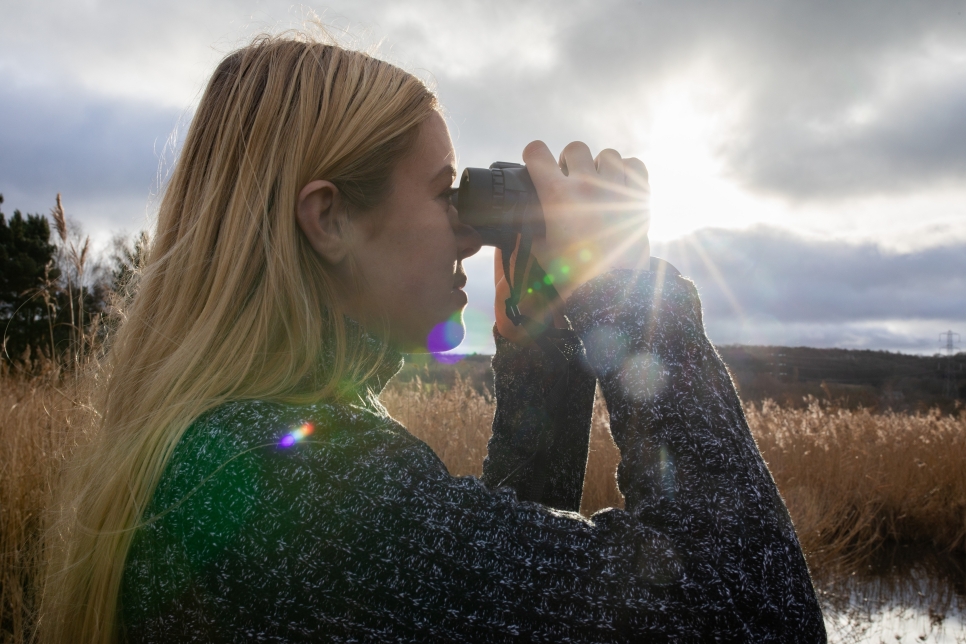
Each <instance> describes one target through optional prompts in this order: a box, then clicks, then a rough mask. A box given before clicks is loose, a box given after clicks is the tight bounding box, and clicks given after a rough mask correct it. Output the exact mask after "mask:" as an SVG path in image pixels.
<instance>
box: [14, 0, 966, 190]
mask: <svg viewBox="0 0 966 644" xmlns="http://www.w3.org/2000/svg"><path fill="white" fill-rule="evenodd" d="M328 6H329V8H328V9H322V8H320V13H321V14H322V16H323V19H324V20H326V21H327V22H329V23H330V24H332V25H334V26H335V27H336V30H338V29H339V28H342V27H345V28H347V29H348V30H349V32H350V33H351V34H354V35H355V36H356V37H355V41H356V42H357V43H358V44H360V45H366V44H367V43H371V42H374V41H382V43H383V45H382V47H381V52H382V54H383V55H385V56H388V57H389V58H390V59H392V60H394V61H396V62H399V63H401V64H402V65H403V66H405V67H407V68H409V69H412V70H414V71H416V72H417V73H419V74H420V75H423V76H432V77H434V78H435V79H436V80H437V81H438V85H439V88H440V94H441V96H442V98H443V101H444V103H445V104H446V105H447V107H448V108H449V111H450V114H451V115H452V122H453V124H454V126H455V127H456V129H458V131H459V137H460V140H459V143H460V146H459V147H460V148H461V152H462V153H463V156H464V158H465V159H467V160H468V161H470V162H472V163H477V164H479V163H488V162H489V161H491V160H493V159H494V158H497V157H499V158H508V157H514V158H518V156H519V151H520V149H521V148H522V146H523V145H524V144H525V143H526V142H527V141H529V140H531V139H533V138H538V137H539V138H543V139H545V140H547V142H548V143H550V144H551V147H552V148H554V149H559V148H560V147H562V146H563V145H564V144H565V143H567V142H568V141H569V140H571V139H572V138H576V137H580V138H583V139H585V140H587V141H588V143H590V145H591V147H592V148H596V149H599V148H602V147H606V146H619V147H621V149H631V150H633V151H635V152H638V153H639V152H642V151H643V152H646V150H647V148H648V146H649V141H650V139H651V138H652V136H653V133H650V132H649V129H648V128H649V124H650V120H651V117H652V110H653V107H654V104H653V103H654V100H656V99H657V98H659V95H660V94H661V92H662V91H664V90H665V89H666V87H667V85H668V83H670V82H680V83H684V84H685V85H686V86H687V87H688V91H689V92H690V93H691V94H692V95H693V96H694V97H695V100H697V101H698V102H699V103H702V105H700V107H701V108H702V109H703V110H704V111H705V112H706V113H707V114H709V115H711V116H712V117H713V118H714V119H716V120H717V121H716V122H717V123H718V127H717V130H716V132H715V134H714V137H713V138H714V149H715V153H716V154H717V156H718V159H719V160H720V162H721V164H722V168H723V171H724V172H725V173H726V174H727V175H728V176H730V177H731V178H732V179H733V180H734V181H735V182H737V183H739V184H741V185H743V186H744V187H746V188H747V189H750V190H754V191H759V192H763V193H769V194H775V195H779V196H782V197H784V198H786V199H788V200H790V201H793V202H794V201H816V200H817V201H828V200H832V199H843V198H852V197H857V196H858V197H861V196H864V195H869V194H894V193H899V192H908V191H917V190H924V189H928V188H929V187H930V186H933V185H937V184H949V183H957V182H958V183H962V182H963V181H964V179H966V91H964V90H963V87H966V55H964V53H966V46H964V45H963V43H964V42H966V20H964V19H963V15H962V13H963V9H964V7H963V5H962V3H961V2H955V1H945V2H943V1H936V2H929V3H920V2H905V1H900V0H893V1H890V2H880V1H874V0H865V1H859V2H850V3H831V2H819V3H814V2H813V3H800V2H791V1H779V2H763V1H762V2H748V1H746V2H731V3H721V2H716V1H714V0H693V1H690V2H684V1H683V2H675V3H667V2H657V1H656V0H653V1H646V2H626V1H617V0H604V1H593V2H591V1H589V0H586V1H574V2H568V3H567V4H566V10H563V9H562V8H561V5H560V4H559V3H554V2H548V1H545V0H541V1H531V2H519V3H515V4H513V5H512V6H510V5H500V4H498V3H497V4H493V3H487V4H483V5H481V4H479V3H474V2H452V1H450V2H443V1H442V0H411V1H409V2H405V3H398V2H388V1H385V0H369V1H366V2H353V3H350V2H340V1H335V2H330V3H328ZM306 15H308V9H307V8H303V7H298V6H296V7H293V6H292V5H291V4H290V3H284V2H280V1H268V2H255V1H231V2H229V1H228V0H209V1H208V2H195V1H190V2H189V1H188V0H183V1H172V2H165V3H135V4H132V3H124V2H112V1H105V2H98V3H95V4H86V3H73V2H67V1H66V0H60V1H52V2H46V3H40V4H33V5H23V6H19V5H18V6H16V7H12V8H11V10H10V11H9V12H7V13H6V14H5V18H6V20H5V21H4V22H5V25H6V26H5V27H3V26H0V43H2V44H0V69H3V68H9V69H15V70H19V72H20V73H24V74H28V75H29V74H34V75H36V74H40V75H42V76H44V77H45V78H48V79H63V78H69V79H71V80H72V81H74V82H75V84H76V85H77V86H78V87H84V88H85V89H86V90H87V91H89V92H90V93H91V95H92V96H93V95H98V94H100V95H101V96H102V97H103V99H104V103H103V104H102V106H103V107H104V111H102V112H101V118H116V117H117V115H115V114H111V113H110V110H111V108H110V107H109V106H108V105H107V103H108V102H109V100H108V98H107V97H125V99H124V100H126V101H133V102H137V97H139V96H146V97H149V98H150V100H151V101H153V102H154V103H155V104H164V105H166V106H170V105H175V106H176V108H175V109H178V110H182V109H185V108H188V107H189V106H190V104H191V102H192V101H193V100H196V98H197V92H198V90H199V89H200V87H201V85H202V84H203V82H204V79H205V77H206V76H207V75H208V74H209V73H210V71H211V69H212V68H213V66H214V64H215V62H216V61H217V59H218V58H219V57H220V56H221V55H223V53H224V52H225V51H228V50H230V49H232V48H233V47H235V46H236V45H238V44H239V43H242V42H244V41H245V39H246V37H247V35H249V34H251V33H253V32H256V31H259V30H261V29H266V28H267V29H278V28H282V27H284V26H288V25H292V24H298V23H299V22H300V21H301V20H302V19H303V18H304V17H305V16H306ZM132 25H137V26H138V27H137V28H133V29H132V28H131V26H132ZM146 25H150V30H151V37H150V38H145V37H143V36H142V32H143V29H144V28H145V26H146ZM46 33H54V34H56V35H57V37H56V38H48V39H46V40H45V43H46V44H45V47H44V48H42V49H41V50H38V49H36V48H33V49H31V48H30V45H31V43H33V42H34V41H35V40H36V39H37V38H38V37H39V35H40V34H46ZM212 43H214V45H212ZM25 52H26V55H25ZM65 98H71V97H64V96H61V97H60V99H61V100H62V101H63V100H64V99H65ZM119 109H121V111H122V112H123V111H124V109H123V108H119ZM149 120H150V119H149ZM7 127H8V126H4V129H7ZM132 127H133V124H132ZM96 129H97V128H96V124H95V128H94V130H95V131H96ZM132 132H133V129H132ZM153 138H154V136H153V135H152V139H153ZM18 152H19V149H18Z"/></svg>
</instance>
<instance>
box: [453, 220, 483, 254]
mask: <svg viewBox="0 0 966 644" xmlns="http://www.w3.org/2000/svg"><path fill="white" fill-rule="evenodd" d="M455 230H456V249H457V257H458V258H459V259H460V260H464V259H466V258H467V257H470V256H471V255H476V253H477V252H479V250H480V248H481V247H482V246H483V238H482V237H480V234H479V233H478V232H476V229H475V228H473V227H472V226H467V225H466V224H464V223H457V224H456V227H455Z"/></svg>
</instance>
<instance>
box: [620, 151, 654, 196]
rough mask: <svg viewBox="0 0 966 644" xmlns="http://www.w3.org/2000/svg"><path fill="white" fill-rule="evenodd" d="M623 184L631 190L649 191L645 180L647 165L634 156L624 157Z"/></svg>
mask: <svg viewBox="0 0 966 644" xmlns="http://www.w3.org/2000/svg"><path fill="white" fill-rule="evenodd" d="M624 185H626V186H627V187H628V188H631V189H632V190H640V191H642V192H648V193H650V185H649V184H648V181H647V167H646V166H645V165H644V162H643V161H641V160H640V159H638V158H636V157H631V158H629V159H624Z"/></svg>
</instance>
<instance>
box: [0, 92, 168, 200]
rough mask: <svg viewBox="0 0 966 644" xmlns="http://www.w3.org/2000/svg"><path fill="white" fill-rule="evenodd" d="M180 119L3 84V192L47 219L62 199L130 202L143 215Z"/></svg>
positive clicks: (79, 95) (145, 108) (131, 105)
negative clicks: (43, 213) (46, 214)
mask: <svg viewBox="0 0 966 644" xmlns="http://www.w3.org/2000/svg"><path fill="white" fill-rule="evenodd" d="M180 116H181V115H180V114H179V113H178V112H176V111H174V110H171V109H159V108H156V107H154V106H152V105H151V104H148V103H140V102H134V101H129V100H117V99H111V98H108V97H104V96H99V95H96V94H92V93H89V92H86V91H84V90H82V89H80V88H78V87H70V86H67V87H64V86H49V85H35V86H26V87H25V86H23V85H22V84H17V83H16V82H14V81H12V80H11V79H10V78H3V77H0V124H2V127H0V151H2V152H0V192H4V193H6V195H7V197H8V200H7V201H8V205H9V206H11V207H16V208H20V209H23V210H40V211H46V210H47V208H49V207H50V205H52V204H53V197H54V195H55V194H56V193H58V192H61V193H63V194H64V196H65V199H67V200H68V201H74V202H75V203H76V202H78V201H81V202H96V201H109V200H118V199H125V198H129V199H131V200H133V201H135V202H140V203H141V204H142V207H141V209H142V210H143V204H144V203H145V202H146V201H147V200H148V196H149V194H151V193H152V192H154V191H156V190H157V185H158V179H159V176H161V175H160V174H159V171H161V170H162V164H161V160H162V159H163V158H164V156H163V155H164V153H165V150H166V146H167V145H168V142H169V137H170V136H171V135H172V134H173V133H174V130H175V126H176V124H177V122H178V120H179V117H180ZM167 151H168V157H169V158H170V157H171V155H172V154H173V151H172V150H171V149H170V148H169V149H168V150H167ZM14 195H16V196H17V197H18V200H16V201H15V200H14V199H12V198H11V197H12V196H14ZM133 214H137V213H132V215H133Z"/></svg>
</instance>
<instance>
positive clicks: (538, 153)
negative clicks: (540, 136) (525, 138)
mask: <svg viewBox="0 0 966 644" xmlns="http://www.w3.org/2000/svg"><path fill="white" fill-rule="evenodd" d="M523 162H524V163H525V164H526V166H527V172H529V173H530V179H531V180H532V181H533V185H534V186H536V188H537V193H538V194H539V193H540V192H541V189H542V188H546V187H547V186H549V185H550V184H551V183H552V182H554V181H556V180H558V179H560V166H558V165H557V161H556V159H554V158H553V153H552V152H550V148H548V147H547V144H546V143H544V142H543V141H532V142H531V143H529V144H528V145H527V147H525V148H523Z"/></svg>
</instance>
